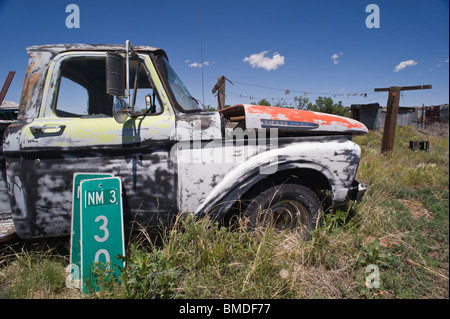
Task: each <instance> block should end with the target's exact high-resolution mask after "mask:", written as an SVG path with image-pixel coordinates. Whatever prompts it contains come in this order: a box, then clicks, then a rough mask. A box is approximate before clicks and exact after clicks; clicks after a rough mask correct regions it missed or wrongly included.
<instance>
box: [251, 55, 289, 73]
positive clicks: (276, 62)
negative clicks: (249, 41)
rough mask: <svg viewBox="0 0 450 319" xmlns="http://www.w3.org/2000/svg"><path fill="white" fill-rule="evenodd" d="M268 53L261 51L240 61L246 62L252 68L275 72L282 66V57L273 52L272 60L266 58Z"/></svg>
mask: <svg viewBox="0 0 450 319" xmlns="http://www.w3.org/2000/svg"><path fill="white" fill-rule="evenodd" d="M268 52H269V51H262V52H260V53H255V54H252V55H250V56H248V57H246V58H245V59H243V60H242V61H244V62H248V63H249V64H250V65H251V66H252V67H253V68H263V69H266V70H267V71H271V70H276V69H278V68H279V67H280V66H282V65H283V64H284V56H282V55H280V54H279V53H278V52H275V53H274V54H273V56H272V58H270V57H267V56H266V54H267V53H268Z"/></svg>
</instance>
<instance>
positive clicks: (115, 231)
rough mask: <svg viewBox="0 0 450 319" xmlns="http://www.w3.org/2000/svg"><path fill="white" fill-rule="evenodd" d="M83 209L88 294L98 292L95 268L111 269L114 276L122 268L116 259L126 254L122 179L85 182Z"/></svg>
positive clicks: (83, 262) (83, 263) (84, 280)
mask: <svg viewBox="0 0 450 319" xmlns="http://www.w3.org/2000/svg"><path fill="white" fill-rule="evenodd" d="M80 208H81V209H80V217H81V218H80V226H81V228H80V229H81V232H80V233H81V282H82V284H83V291H84V292H86V293H88V292H90V291H92V290H96V289H97V284H96V279H95V276H94V274H93V273H92V270H93V267H95V265H101V264H102V265H104V266H105V267H106V268H109V269H110V270H111V273H112V274H113V276H114V277H117V276H118V275H119V274H120V269H119V267H123V261H122V260H121V259H120V258H117V257H116V256H117V255H122V256H123V255H125V243H124V230H123V211H122V181H121V179H120V177H109V178H99V179H90V180H84V181H82V182H81V193H80ZM116 266H117V267H116ZM114 268H115V269H114Z"/></svg>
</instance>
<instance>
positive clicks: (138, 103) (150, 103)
mask: <svg viewBox="0 0 450 319" xmlns="http://www.w3.org/2000/svg"><path fill="white" fill-rule="evenodd" d="M138 67H139V72H138V73H137V74H136V69H137V68H138ZM130 71H131V72H130V91H131V92H130V95H131V99H130V103H131V104H133V101H134V100H135V105H134V110H135V111H137V112H141V113H143V114H146V115H152V114H160V113H162V111H163V108H162V106H161V103H160V101H159V97H158V95H157V94H156V90H154V89H153V87H152V85H151V83H150V81H149V77H148V75H147V71H146V69H145V66H144V63H143V62H142V61H140V62H139V63H138V61H137V60H132V61H130ZM136 75H137V78H136ZM135 83H136V87H137V89H136V93H135V92H134V91H135V90H134V87H135ZM135 94H136V97H135V96H134V95H135Z"/></svg>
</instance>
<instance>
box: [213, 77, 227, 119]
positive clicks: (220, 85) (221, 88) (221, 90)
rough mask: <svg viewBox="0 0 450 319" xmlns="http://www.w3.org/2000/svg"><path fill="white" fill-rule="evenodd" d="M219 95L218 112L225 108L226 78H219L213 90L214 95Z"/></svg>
mask: <svg viewBox="0 0 450 319" xmlns="http://www.w3.org/2000/svg"><path fill="white" fill-rule="evenodd" d="M216 91H217V92H218V93H217V110H218V111H220V110H223V109H224V108H225V76H224V75H222V76H220V77H218V78H217V83H216V85H214V87H213V89H212V93H213V94H214V93H216Z"/></svg>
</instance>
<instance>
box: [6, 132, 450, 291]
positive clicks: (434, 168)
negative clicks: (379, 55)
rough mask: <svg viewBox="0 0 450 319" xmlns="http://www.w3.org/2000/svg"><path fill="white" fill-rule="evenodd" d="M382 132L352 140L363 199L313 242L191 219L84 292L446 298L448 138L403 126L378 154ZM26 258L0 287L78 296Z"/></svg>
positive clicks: (337, 213) (140, 239)
mask: <svg viewBox="0 0 450 319" xmlns="http://www.w3.org/2000/svg"><path fill="white" fill-rule="evenodd" d="M381 136H382V135H381V133H378V132H370V133H369V134H367V135H365V136H360V137H357V138H355V141H356V142H357V143H358V144H359V145H361V148H362V158H361V164H360V167H359V172H358V176H357V178H358V179H359V180H361V181H363V182H364V183H366V184H367V185H368V187H369V190H368V192H367V193H366V196H365V198H364V200H363V202H362V203H359V204H358V205H355V204H350V205H348V206H345V207H339V208H337V209H335V210H334V211H331V212H329V213H327V214H325V216H324V217H323V221H322V224H321V226H320V227H318V228H317V229H316V230H315V231H313V233H312V236H311V239H309V240H303V239H302V236H301V234H297V233H295V232H280V231H275V230H274V229H271V228H268V229H258V230H256V231H250V230H248V229H246V228H245V227H239V226H240V225H244V224H245V223H242V224H238V225H237V227H234V228H233V229H230V228H228V227H224V226H221V225H220V224H218V223H215V222H213V221H211V220H210V219H208V218H204V219H201V220H198V219H195V218H193V217H192V216H187V217H186V218H180V219H178V220H177V222H176V223H175V226H174V227H173V228H170V229H166V230H165V231H164V232H162V233H160V234H159V236H157V237H155V236H151V235H150V234H148V233H147V232H146V231H145V230H142V231H141V232H140V234H139V236H137V237H135V238H134V239H133V240H132V241H131V242H130V244H129V247H128V249H127V256H126V257H124V259H125V260H126V261H127V263H126V267H125V268H124V269H122V274H121V277H120V278H119V279H118V280H114V281H107V280H104V281H103V282H101V283H100V284H101V285H100V286H101V288H102V289H101V290H100V291H99V292H98V293H95V294H91V295H89V296H88V297H90V298H448V296H449V295H448V277H449V273H448V264H449V254H448V249H449V246H448V242H449V238H448V237H449V235H448V232H449V227H448V225H449V205H448V199H449V196H448V193H449V192H448V181H449V169H448V164H449V140H448V138H437V137H432V136H424V135H421V134H420V133H417V132H415V131H414V130H412V129H411V128H398V129H397V132H396V141H395V148H394V151H393V152H392V153H391V154H386V155H381V154H380V148H381ZM412 139H428V140H430V144H431V151H430V152H423V151H421V152H413V151H412V150H410V149H409V148H408V146H409V140H412ZM29 260H30V258H29V257H28V256H27V254H25V253H24V254H19V255H18V256H17V257H14V256H13V257H10V258H9V259H8V260H7V261H6V262H3V263H2V262H0V294H3V296H11V297H18V298H27V297H32V298H36V297H47V295H51V296H52V295H54V294H56V295H58V294H59V295H60V296H63V297H64V296H66V297H67V296H73V295H71V294H69V293H68V292H67V290H68V289H67V288H64V287H62V285H63V283H61V281H62V279H61V278H59V279H50V278H49V277H48V276H49V275H45V274H43V275H39V276H37V274H38V273H40V271H39V270H38V267H37V265H39V268H40V267H43V268H47V269H49V270H50V269H51V266H49V265H50V264H48V263H47V262H48V261H51V262H52V263H55V262H56V263H57V265H60V264H58V262H59V261H60V260H58V259H57V260H55V259H54V258H43V259H39V260H37V259H33V260H36V261H35V262H30V261H29ZM62 260H65V259H62ZM0 261H1V260H0ZM30 265H36V267H33V266H30ZM369 265H377V267H378V268H379V271H380V287H379V288H370V287H368V286H367V285H366V282H365V280H366V278H367V275H368V274H367V273H366V269H367V266H369ZM61 267H62V266H56V269H61ZM27 269H32V273H33V272H34V274H31V273H29V274H26V271H25V270H27ZM52 272H54V273H58V270H55V271H52ZM19 273H24V278H32V277H34V276H35V277H37V278H38V279H36V280H31V279H28V280H27V279H25V280H24V281H28V282H30V283H31V282H33V281H34V282H41V283H42V284H41V288H39V285H38V286H37V287H35V286H33V287H35V288H33V287H32V285H30V286H27V288H26V289H24V290H23V291H22V292H19V291H17V292H14V290H15V287H19V286H20V285H19V284H18V283H19V280H20V279H19V277H21V276H19V275H18V274H19ZM49 287H51V289H52V290H51V293H50V294H49V293H45V291H48V289H50V288H49ZM17 290H18V288H17ZM33 291H40V293H32V292H33ZM80 296H81V294H80ZM84 297H86V296H84Z"/></svg>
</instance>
